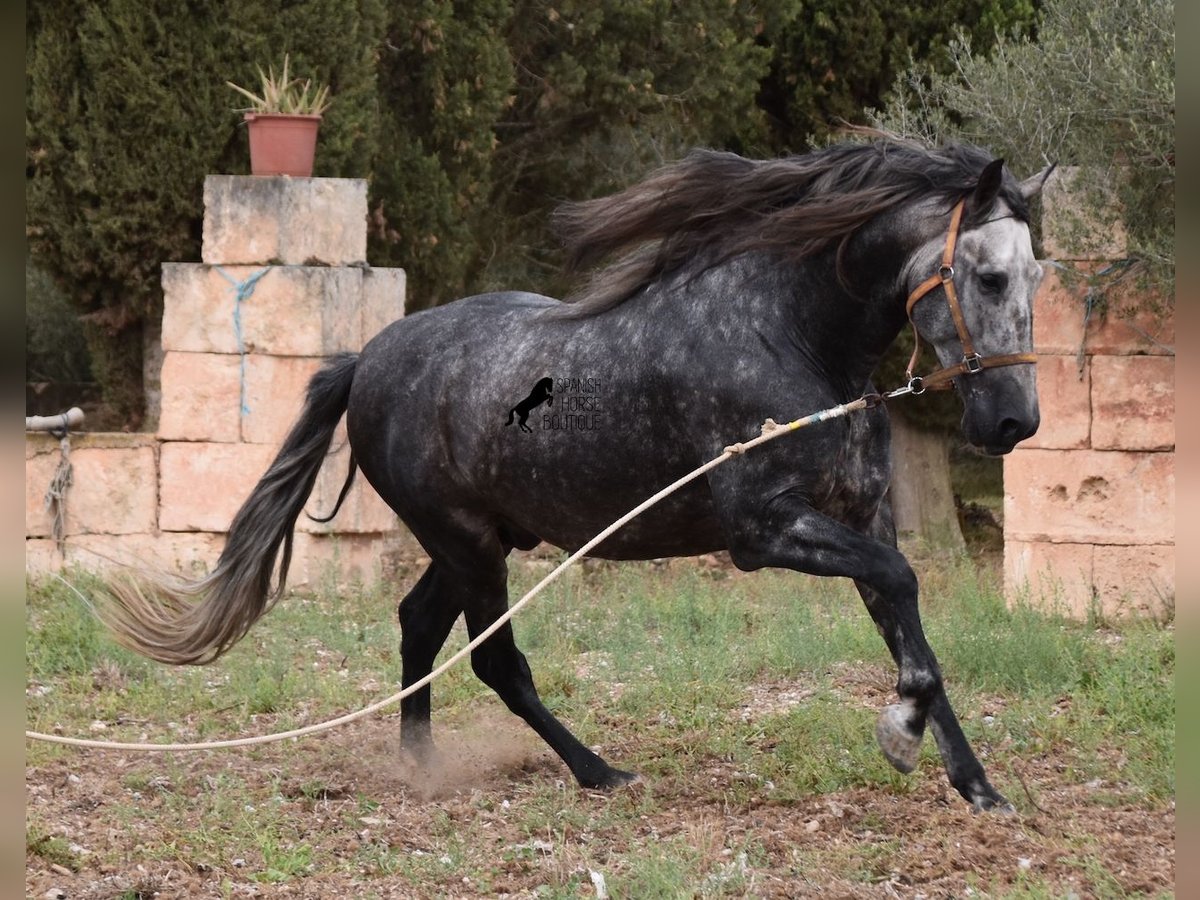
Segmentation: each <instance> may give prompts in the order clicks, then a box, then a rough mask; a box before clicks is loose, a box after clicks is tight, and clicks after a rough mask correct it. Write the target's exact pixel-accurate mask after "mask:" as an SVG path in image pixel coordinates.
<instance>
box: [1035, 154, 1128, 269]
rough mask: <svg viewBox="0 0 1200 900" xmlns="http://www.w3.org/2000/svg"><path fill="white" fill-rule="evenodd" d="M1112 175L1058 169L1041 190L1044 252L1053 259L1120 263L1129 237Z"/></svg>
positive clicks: (1066, 168) (1073, 168)
mask: <svg viewBox="0 0 1200 900" xmlns="http://www.w3.org/2000/svg"><path fill="white" fill-rule="evenodd" d="M1111 178H1112V176H1111V174H1110V173H1105V174H1099V173H1095V172H1090V171H1086V170H1084V169H1082V168H1080V167H1078V166H1059V167H1058V168H1057V169H1055V170H1054V172H1053V173H1051V175H1050V177H1049V179H1047V181H1046V185H1045V187H1043V188H1042V249H1043V251H1044V252H1045V254H1046V256H1048V257H1050V258H1052V259H1121V258H1123V257H1125V256H1126V247H1127V244H1128V237H1127V235H1126V233H1125V226H1124V223H1123V222H1122V221H1121V215H1120V207H1119V205H1118V202H1117V198H1116V194H1115V192H1114V190H1113V188H1112V180H1111Z"/></svg>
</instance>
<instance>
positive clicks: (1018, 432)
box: [1000, 418, 1026, 444]
mask: <svg viewBox="0 0 1200 900" xmlns="http://www.w3.org/2000/svg"><path fill="white" fill-rule="evenodd" d="M1025 436H1026V434H1025V428H1024V427H1023V426H1022V425H1021V423H1020V422H1019V421H1018V420H1017V419H1011V418H1009V419H1002V420H1001V421H1000V437H1001V438H1002V439H1003V440H1004V441H1005V443H1008V444H1015V443H1016V442H1017V441H1019V440H1021V438H1023V437H1025Z"/></svg>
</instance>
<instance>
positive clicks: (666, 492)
mask: <svg viewBox="0 0 1200 900" xmlns="http://www.w3.org/2000/svg"><path fill="white" fill-rule="evenodd" d="M909 392H910V389H909V388H906V387H905V388H900V389H898V390H895V391H892V392H891V393H888V394H885V395H884V396H883V398H880V397H879V396H878V395H871V396H868V397H859V398H858V399H857V400H852V401H850V402H849V403H842V404H840V405H838V406H834V407H832V408H830V409H825V410H821V411H820V412H815V413H812V414H811V415H808V416H804V417H803V418H800V419H796V420H795V421H792V422H788V423H787V424H786V425H778V424H776V423H775V422H773V421H772V420H771V419H767V421H766V422H765V423H764V424H763V428H762V434H760V435H759V436H758V437H756V438H754V439H753V440H749V441H746V442H744V443H739V444H731V445H730V446H728V447H726V448H725V450H724V451H723V452H722V453H721V455H720V456H715V457H713V458H712V459H710V460H709V461H708V462H706V463H705V464H704V465H702V466H700V467H699V468H697V469H693V470H692V471H691V472H689V473H688V474H686V475H684V476H683V477H682V478H680V479H679V480H678V481H675V482H674V483H672V484H670V485H668V486H667V487H665V488H663V489H662V490H661V491H659V492H658V493H657V494H655V495H654V496H653V497H650V498H649V499H647V500H644V501H643V502H641V503H639V504H638V505H637V506H635V507H634V508H633V509H631V510H630V511H629V512H627V513H625V515H623V516H621V518H619V519H617V520H616V521H615V522H613V523H612V524H611V525H609V526H608V527H607V528H605V529H604V530H603V531H601V532H600V533H599V534H598V535H596V536H595V537H594V538H592V539H591V540H590V541H588V542H587V543H586V544H584V545H583V546H582V547H580V548H579V549H578V550H576V551H575V552H574V553H572V554H571V555H570V556H568V557H567V558H566V559H565V560H563V561H562V562H561V563H559V565H558V567H557V568H556V569H554V571H552V572H551V573H550V574H549V575H547V576H546V577H545V578H543V579H542V580H541V581H539V582H538V583H537V584H536V585H534V586H533V588H532V589H531V590H530V591H529V592H528V593H526V594H525V596H523V597H522V598H521V599H520V600H518V601H517V602H516V603H514V604H513V605H512V606H511V607H510V608H509V609H508V610H507V611H506V612H505V613H504V615H502V616H500V618H498V619H497V620H496V621H495V622H493V623H492V624H491V625H489V626H488V627H487V628H486V629H484V630H483V631H481V632H480V633H479V634H478V635H477V636H476V637H475V639H474V640H472V641H471V642H470V643H469V644H467V645H466V646H465V647H463V648H462V649H461V650H459V651H458V652H457V653H455V654H454V655H453V656H451V657H450V658H449V659H448V660H446V661H445V662H444V663H442V664H441V665H440V666H438V667H437V668H436V669H434V670H433V671H432V672H430V673H429V674H428V675H426V676H425V677H424V678H422V679H421V680H420V681H416V682H414V683H413V684H410V685H409V686H408V687H406V688H404V690H402V691H397V692H396V693H394V694H392V695H391V696H390V697H385V698H383V699H382V700H379V701H377V702H375V703H372V704H371V705H370V706H368V707H366V708H364V709H360V710H358V711H357V712H352V713H347V714H346V715H344V716H338V717H337V718H336V719H329V720H328V721H326V722H318V723H316V724H313V725H306V726H305V727H303V728H293V729H292V730H291V731H282V732H279V733H277V734H264V735H259V736H257V737H247V738H234V739H230V740H224V741H200V742H197V743H191V744H145V743H123V742H120V741H97V740H91V739H88V738H72V737H63V736H62V735H57V734H44V733H42V732H38V731H26V732H25V737H26V738H28V739H30V740H35V741H47V742H49V743H53V744H68V745H70V746H72V747H88V748H91V749H93V750H136V751H147V752H163V751H187V750H223V749H227V748H230V747H251V746H254V745H257V744H270V743H274V742H276V741H285V740H288V739H290V738H301V737H306V736H308V735H310V734H317V733H318V732H321V731H328V730H330V729H332V728H337V727H338V726H339V725H346V724H349V723H350V722H354V721H356V720H358V719H362V718H364V717H366V716H369V715H371V714H372V713H374V712H377V711H378V710H381V709H383V708H384V707H385V706H390V705H391V704H393V703H398V702H399V701H401V700H403V699H404V698H405V697H408V696H410V695H411V694H413V693H415V692H416V691H419V690H420V689H421V688H423V687H425V686H426V685H427V684H429V683H430V682H432V681H433V680H434V679H435V678H437V677H438V676H439V675H441V674H442V673H443V672H445V671H446V670H447V669H449V668H450V667H451V666H453V665H454V664H455V663H457V662H459V660H461V659H463V657H465V656H467V654H469V653H471V652H472V651H473V650H475V649H476V648H477V647H478V646H479V645H480V644H482V643H483V642H484V641H486V640H487V639H488V638H490V637H491V636H492V635H493V634H495V633H496V632H497V631H499V630H500V629H501V628H503V627H504V626H505V624H507V623H508V621H509V620H510V619H511V618H512V617H513V616H515V615H516V614H517V613H518V612H519V611H520V610H521V609H522V608H523V607H524V606H525V605H526V604H527V603H529V601H530V600H532V599H533V598H534V597H536V596H537V595H538V594H540V593H541V592H542V591H543V590H545V589H546V588H547V587H549V586H550V585H551V584H552V583H553V582H554V581H556V580H557V579H558V576H559V575H561V574H562V573H563V572H564V571H566V569H567V568H568V567H569V566H571V565H574V564H575V563H576V562H577V561H578V560H579V559H580V558H582V557H583V556H585V555H586V554H587V553H588V552H589V551H591V550H592V549H593V548H594V547H596V545H597V544H599V543H601V542H602V541H604V540H605V539H607V538H608V537H610V536H611V535H612V534H613V533H614V532H615V531H617V530H619V529H620V528H621V527H623V526H624V525H625V524H626V523H627V522H629V521H630V520H632V519H634V518H636V517H637V516H639V515H641V514H642V513H643V512H645V511H646V510H648V509H649V508H650V507H652V506H654V505H655V504H656V503H658V502H659V501H661V500H663V499H665V498H666V497H668V496H670V495H671V494H673V493H675V491H677V490H679V489H680V488H681V487H683V486H684V485H685V484H688V483H689V482H691V481H694V480H695V479H697V478H699V477H700V476H701V475H703V474H704V473H706V472H709V471H711V470H712V469H715V468H716V467H717V466H719V465H721V464H722V463H724V462H726V461H728V460H730V459H732V458H733V457H734V456H736V455H738V454H740V453H745V452H746V451H747V450H750V449H753V448H754V447H757V446H758V445H759V444H765V443H766V442H767V441H772V440H774V439H775V438H777V437H780V436H781V435H783V434H787V433H788V432H791V431H796V430H797V429H799V428H803V427H804V426H806V425H815V424H816V423H817V422H823V421H825V420H826V419H837V418H840V417H841V416H844V415H846V414H847V413H850V412H853V411H855V410H859V409H866V408H867V407H869V406H873V405H875V404H876V403H878V402H880V400H881V399H884V398H891V397H896V396H899V395H900V394H906V393H909Z"/></svg>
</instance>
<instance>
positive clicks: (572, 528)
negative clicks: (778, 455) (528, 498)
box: [506, 484, 726, 560]
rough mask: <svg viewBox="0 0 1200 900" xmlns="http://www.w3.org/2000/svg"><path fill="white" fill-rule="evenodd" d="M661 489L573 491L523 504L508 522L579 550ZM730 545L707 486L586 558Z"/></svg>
mask: <svg viewBox="0 0 1200 900" xmlns="http://www.w3.org/2000/svg"><path fill="white" fill-rule="evenodd" d="M656 490H658V488H653V489H647V490H646V491H645V492H644V493H639V494H637V495H634V494H633V493H628V494H627V493H625V492H620V494H619V496H617V497H614V496H612V495H608V496H598V495H597V494H595V493H593V492H591V491H588V490H585V489H579V490H576V491H572V490H571V489H570V488H569V487H567V488H561V489H560V490H559V491H557V492H555V494H554V496H553V497H552V498H545V499H551V500H552V502H550V503H524V504H519V507H520V508H519V509H517V510H513V511H512V512H513V513H516V514H510V515H509V516H506V517H507V518H511V519H512V520H513V521H514V522H517V523H519V524H520V526H521V527H522V528H523V529H525V530H528V531H530V532H532V533H533V534H536V535H537V536H538V537H540V538H541V539H542V540H543V541H545V542H546V543H548V544H553V545H554V546H556V547H559V548H561V549H563V550H567V551H569V552H574V551H575V550H577V549H579V548H580V547H582V546H583V545H584V544H585V543H587V542H588V541H590V540H591V539H592V538H594V537H595V536H596V535H598V534H599V533H600V532H602V531H603V530H604V529H605V528H607V527H608V526H609V525H611V524H612V523H613V522H614V521H616V520H617V519H618V518H620V517H621V516H623V515H624V514H625V513H627V512H628V511H629V510H631V509H633V508H634V507H635V506H637V505H638V504H639V503H641V502H642V501H643V500H645V499H646V498H647V497H649V496H650V495H652V494H653V493H654V492H655V491H656ZM725 546H726V541H725V537H724V535H723V533H722V531H721V527H720V525H719V523H718V521H717V517H716V514H715V512H714V509H713V504H712V496H711V494H710V493H709V491H708V487H707V485H705V484H700V485H688V486H687V487H685V488H683V489H681V490H680V491H678V492H676V493H675V494H672V495H671V496H670V497H668V498H666V499H665V500H662V501H661V502H660V503H658V504H657V505H655V506H653V507H651V508H650V509H648V510H646V511H645V512H643V513H641V514H640V515H639V516H637V517H636V518H634V519H632V520H631V521H629V522H628V523H626V524H625V525H623V526H622V527H621V528H620V529H619V530H618V531H616V532H615V533H614V534H612V535H611V536H610V537H608V538H605V540H604V541H603V542H601V543H600V544H599V545H597V546H596V547H595V548H594V549H593V550H591V551H590V552H589V553H588V554H587V555H588V556H592V557H597V558H600V559H630V560H632V559H659V558H662V557H670V556H697V555H699V554H702V553H712V552H715V551H717V550H723V549H725Z"/></svg>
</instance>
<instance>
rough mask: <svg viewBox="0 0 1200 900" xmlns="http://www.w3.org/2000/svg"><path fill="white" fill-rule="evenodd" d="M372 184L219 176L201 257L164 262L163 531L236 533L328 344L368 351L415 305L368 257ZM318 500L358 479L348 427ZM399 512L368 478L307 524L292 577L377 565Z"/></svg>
mask: <svg viewBox="0 0 1200 900" xmlns="http://www.w3.org/2000/svg"><path fill="white" fill-rule="evenodd" d="M366 216H367V186H366V182H365V181H362V180H360V179H336V178H285V177H276V178H261V177H238V176H209V177H208V178H207V179H206V180H205V183H204V241H203V251H202V259H203V262H200V263H167V264H165V265H164V266H163V295H164V308H163V327H162V343H163V351H164V356H163V371H162V416H161V420H160V424H159V437H160V438H161V439H162V447H161V474H160V481H161V509H160V513H159V526H160V528H161V530H162V531H163V532H168V533H169V532H182V533H201V534H203V533H210V532H217V533H219V532H223V531H224V530H225V529H226V528H227V527H228V526H229V523H230V521H231V520H232V518H233V515H234V513H235V512H236V511H237V509H238V507H239V506H240V505H241V503H242V502H243V501H244V500H245V498H246V497H247V496H248V495H249V493H250V491H251V489H252V488H253V487H254V484H255V483H256V482H257V480H258V478H259V477H260V476H261V475H262V473H263V471H264V470H265V469H266V467H267V466H268V465H269V464H270V461H271V460H272V459H273V458H274V456H275V454H276V452H277V451H278V449H279V445H280V444H281V443H282V441H283V439H284V437H285V436H286V434H287V432H288V430H289V428H290V427H291V425H292V423H293V422H294V421H295V419H296V417H297V415H298V414H299V412H300V408H301V406H302V404H303V398H304V391H305V388H306V386H307V384H308V380H309V379H310V378H311V377H312V375H313V374H314V373H315V372H316V371H317V369H318V368H319V367H320V366H321V363H322V362H323V361H324V360H325V358H327V357H328V356H330V355H331V354H334V353H338V352H340V351H357V350H360V349H361V348H362V346H363V344H364V343H365V342H366V341H367V340H369V339H370V338H371V337H373V336H374V335H375V334H376V333H377V332H378V331H380V330H381V329H382V328H383V327H384V326H385V325H387V324H388V323H390V322H392V321H394V320H395V319H397V318H399V317H400V316H402V315H403V314H404V290H405V274H404V271H403V270H402V269H376V268H371V267H368V266H367V265H366V263H365V258H366ZM333 448H334V449H333V451H332V453H331V458H330V460H329V462H328V463H327V464H326V466H325V468H324V469H323V470H322V473H321V475H320V477H319V478H318V480H317V484H316V487H315V489H314V491H313V494H312V497H311V498H310V499H309V502H308V507H307V508H308V509H309V511H311V512H313V513H314V514H317V515H324V514H327V513H328V512H329V511H330V510H331V509H332V508H333V504H334V502H335V501H336V498H337V495H338V491H339V489H340V487H341V484H342V480H343V479H344V478H345V475H346V471H347V466H348V459H349V447H348V445H347V444H346V438H345V431H344V426H343V427H339V430H338V434H337V435H336V436H335V438H334V445H333ZM397 526H398V523H397V520H396V517H395V515H394V514H393V513H392V512H391V510H390V509H388V508H387V506H386V505H385V504H384V503H383V502H382V501H381V500H380V499H379V497H378V496H377V495H376V494H375V493H374V491H372V490H371V488H370V486H369V485H367V484H366V483H365V482H364V481H363V479H361V478H360V479H358V482H357V483H356V486H355V488H354V490H353V491H352V492H351V494H350V496H349V497H348V498H347V501H346V503H345V504H344V505H343V507H342V510H341V512H339V513H338V516H337V517H336V518H335V519H334V520H333V521H332V522H330V523H328V524H321V523H317V522H312V521H311V520H309V519H308V518H307V517H304V516H302V517H301V518H300V520H299V521H298V522H297V532H298V534H297V539H296V554H295V562H294V563H293V573H294V576H293V580H294V581H299V582H303V581H305V580H311V579H312V578H313V577H316V575H317V574H318V572H319V569H320V567H321V564H322V563H323V562H327V561H333V560H335V559H336V560H337V562H338V569H339V570H340V571H341V573H342V574H356V575H359V576H361V577H363V578H370V577H372V576H373V575H375V574H377V572H378V565H377V557H378V554H379V553H380V551H381V550H382V549H383V543H385V542H386V541H385V540H384V539H386V538H389V537H394V536H395V535H396V534H397V533H398V527H397Z"/></svg>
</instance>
